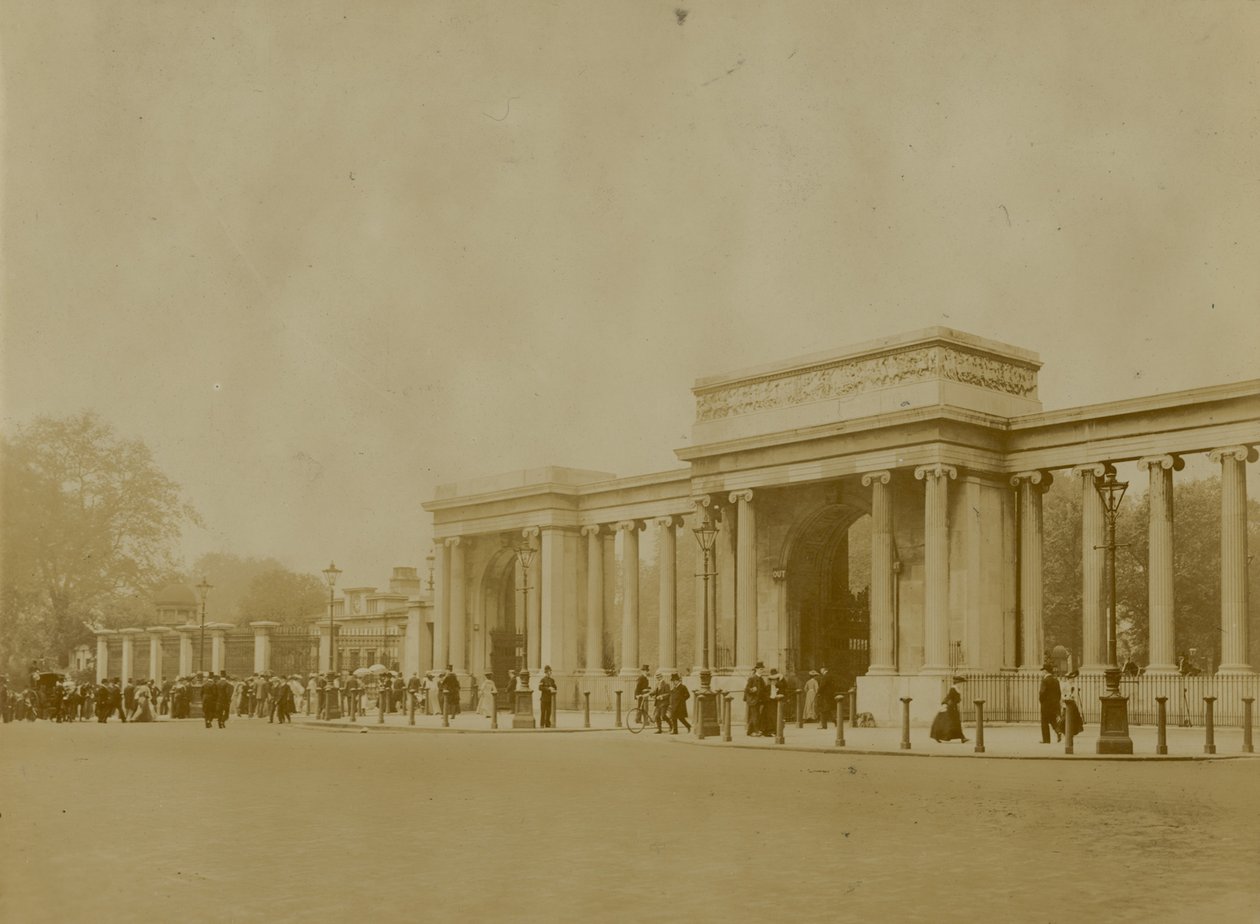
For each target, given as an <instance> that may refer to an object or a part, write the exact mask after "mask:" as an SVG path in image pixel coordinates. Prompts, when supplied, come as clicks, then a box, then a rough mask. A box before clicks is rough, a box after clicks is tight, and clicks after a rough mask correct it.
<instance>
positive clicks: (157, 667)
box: [145, 626, 171, 683]
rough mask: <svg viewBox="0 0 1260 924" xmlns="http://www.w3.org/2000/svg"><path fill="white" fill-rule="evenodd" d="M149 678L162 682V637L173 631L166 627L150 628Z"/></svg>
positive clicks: (148, 630) (147, 630)
mask: <svg viewBox="0 0 1260 924" xmlns="http://www.w3.org/2000/svg"><path fill="white" fill-rule="evenodd" d="M145 631H146V632H148V633H149V678H150V679H151V680H153V681H154V682H156V683H161V682H162V636H164V635H165V634H166V633H167V632H169V631H171V630H170V629H168V628H166V626H149V628H148V629H146V630H145Z"/></svg>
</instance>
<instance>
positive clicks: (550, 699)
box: [538, 666, 556, 728]
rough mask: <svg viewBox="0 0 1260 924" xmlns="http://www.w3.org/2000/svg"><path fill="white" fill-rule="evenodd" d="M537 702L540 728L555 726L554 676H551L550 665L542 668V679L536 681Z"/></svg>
mask: <svg viewBox="0 0 1260 924" xmlns="http://www.w3.org/2000/svg"><path fill="white" fill-rule="evenodd" d="M538 703H539V717H538V725H539V727H540V728H554V727H555V724H556V723H555V711H556V678H554V677H552V676H551V667H550V666H547V667H544V668H543V675H542V679H541V680H539V681H538Z"/></svg>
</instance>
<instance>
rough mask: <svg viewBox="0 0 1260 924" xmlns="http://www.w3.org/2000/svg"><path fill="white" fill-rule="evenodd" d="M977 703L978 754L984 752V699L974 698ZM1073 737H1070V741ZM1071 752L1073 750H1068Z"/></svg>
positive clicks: (976, 747) (976, 748)
mask: <svg viewBox="0 0 1260 924" xmlns="http://www.w3.org/2000/svg"><path fill="white" fill-rule="evenodd" d="M972 702H973V703H975V705H976V746H975V748H974V750H975V752H976V753H977V754H983V753H984V700H982V699H973V700H972ZM1070 740H1071V739H1069V741H1070ZM1068 753H1069V754H1070V753H1071V751H1069V752H1068Z"/></svg>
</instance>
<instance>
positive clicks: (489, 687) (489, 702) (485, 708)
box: [477, 674, 499, 719]
mask: <svg viewBox="0 0 1260 924" xmlns="http://www.w3.org/2000/svg"><path fill="white" fill-rule="evenodd" d="M477 695H478V697H479V699H478V708H479V711H480V712H481V714H482V715H484V716H485V717H486V718H487V719H489V718H493V717H494V713H495V710H496V709H498V703H497V701H496V700H495V697H497V696H498V695H499V688H498V687H496V686H495V685H494V675H493V674H486V676H485V679H484V680H482V681H481V686H480V687H479V688H478V690H477Z"/></svg>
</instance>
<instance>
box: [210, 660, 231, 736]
mask: <svg viewBox="0 0 1260 924" xmlns="http://www.w3.org/2000/svg"><path fill="white" fill-rule="evenodd" d="M214 706H215V709H214V717H215V719H217V720H218V723H219V728H226V727H227V720H228V718H229V717H230V716H231V714H232V681H230V680H228V678H227V671H223V672H222V673H221V674H219V678H218V679H217V680H216V681H215V682H214Z"/></svg>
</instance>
